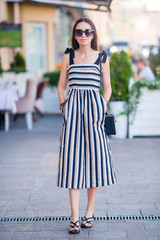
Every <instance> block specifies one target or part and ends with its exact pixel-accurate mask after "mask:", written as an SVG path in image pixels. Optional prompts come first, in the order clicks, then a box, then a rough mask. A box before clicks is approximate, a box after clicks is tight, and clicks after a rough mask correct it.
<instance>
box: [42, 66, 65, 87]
mask: <svg viewBox="0 0 160 240" xmlns="http://www.w3.org/2000/svg"><path fill="white" fill-rule="evenodd" d="M60 73H61V70H60V69H58V70H55V71H53V72H46V73H44V74H43V77H49V79H50V80H49V85H50V86H53V87H57V86H58V82H59V77H60Z"/></svg>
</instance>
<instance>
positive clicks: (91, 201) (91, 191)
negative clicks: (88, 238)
mask: <svg viewBox="0 0 160 240" xmlns="http://www.w3.org/2000/svg"><path fill="white" fill-rule="evenodd" d="M97 191H98V187H95V188H87V194H88V203H87V208H86V212H85V217H86V218H88V217H92V215H93V213H94V209H95V201H96V196H97ZM85 225H86V226H90V225H91V223H85Z"/></svg>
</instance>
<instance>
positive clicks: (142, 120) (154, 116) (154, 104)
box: [129, 87, 160, 138]
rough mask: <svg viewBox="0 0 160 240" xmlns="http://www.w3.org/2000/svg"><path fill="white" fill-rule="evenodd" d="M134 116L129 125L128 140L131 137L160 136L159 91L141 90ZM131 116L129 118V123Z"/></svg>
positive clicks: (145, 88)
mask: <svg viewBox="0 0 160 240" xmlns="http://www.w3.org/2000/svg"><path fill="white" fill-rule="evenodd" d="M141 91H142V95H141V97H140V99H139V104H138V107H137V112H136V116H135V119H134V122H133V124H129V138H132V137H133V136H160V104H159V103H160V90H149V89H148V88H147V87H144V88H142V89H141ZM132 117H133V116H132V115H131V116H129V122H131V119H132Z"/></svg>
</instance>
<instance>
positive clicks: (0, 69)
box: [0, 58, 3, 74]
mask: <svg viewBox="0 0 160 240" xmlns="http://www.w3.org/2000/svg"><path fill="white" fill-rule="evenodd" d="M2 73H3V68H2V63H1V58H0V74H2Z"/></svg>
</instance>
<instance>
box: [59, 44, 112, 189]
mask: <svg viewBox="0 0 160 240" xmlns="http://www.w3.org/2000/svg"><path fill="white" fill-rule="evenodd" d="M65 53H69V54H70V66H69V67H68V68H67V72H68V84H69V91H68V93H67V96H66V100H65V102H64V105H63V109H62V116H63V123H62V130H61V135H60V146H59V161H58V169H57V187H62V188H74V189H77V188H79V189H81V188H92V187H101V186H107V185H110V184H113V183H115V182H117V179H116V174H115V171H114V166H113V163H112V153H111V147H110V143H109V138H108V136H107V135H106V134H105V131H104V120H105V109H106V101H105V99H104V98H103V96H102V95H101V94H100V92H99V87H100V67H99V62H100V60H101V59H100V54H99V57H98V59H97V60H96V62H95V63H94V64H74V61H73V58H74V50H73V48H67V49H66V51H65ZM102 57H103V58H102V61H103V62H105V61H106V58H107V53H106V52H105V51H103V52H102Z"/></svg>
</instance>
